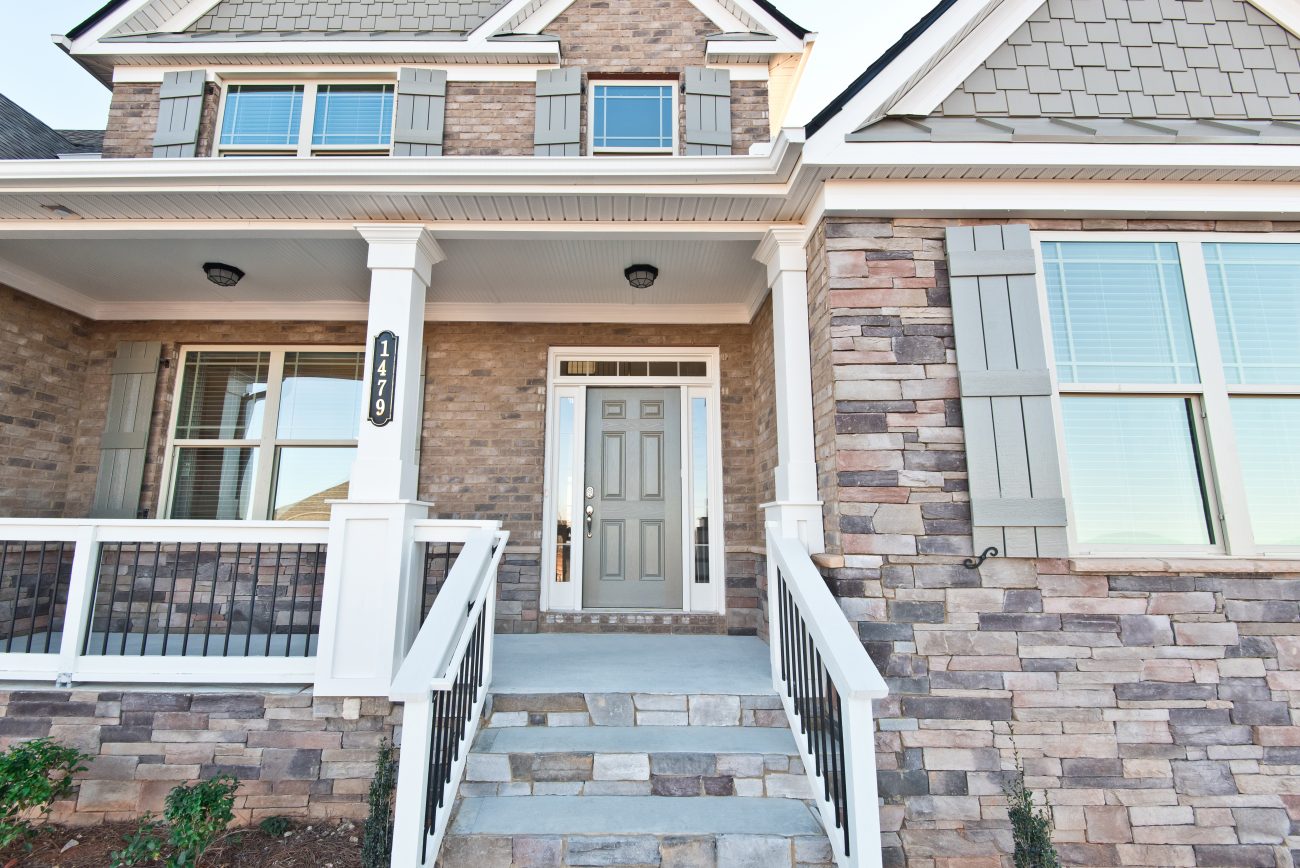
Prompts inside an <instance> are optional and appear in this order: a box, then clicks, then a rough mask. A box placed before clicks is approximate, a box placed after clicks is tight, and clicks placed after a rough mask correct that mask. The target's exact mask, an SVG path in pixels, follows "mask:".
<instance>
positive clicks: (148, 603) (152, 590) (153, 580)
mask: <svg viewBox="0 0 1300 868" xmlns="http://www.w3.org/2000/svg"><path fill="white" fill-rule="evenodd" d="M137 545H143V543H137ZM161 555H162V543H160V542H157V543H154V544H153V569H152V570H150V571H149V596H148V598H147V599H146V600H145V602H144V636H143V637H142V638H141V639H140V656H141V657H143V656H144V652H145V651H146V650H147V647H148V645H149V622H150V621H152V620H153V598H154V596H156V595H157V593H158V559H159V557H160V556H161ZM163 653H164V654H166V653H167V646H166V644H165V643H164V645H163Z"/></svg>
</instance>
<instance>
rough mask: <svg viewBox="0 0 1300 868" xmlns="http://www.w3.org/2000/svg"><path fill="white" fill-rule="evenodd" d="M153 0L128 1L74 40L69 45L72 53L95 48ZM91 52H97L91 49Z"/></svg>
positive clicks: (69, 50)
mask: <svg viewBox="0 0 1300 868" xmlns="http://www.w3.org/2000/svg"><path fill="white" fill-rule="evenodd" d="M151 2H152V0H135V2H131V3H126V4H124V5H123V6H122V7H121V8H120V9H116V10H114V11H113V12H111V13H109V14H108V15H106V16H105V17H104V20H103V21H100V22H98V23H97V24H95V26H94V27H91V28H90V29H89V30H87V31H86V32H85V33H83V34H81V35H80V36H78V37H77V38H76V39H74V40H72V41H71V43H70V44H69V45H68V46H67V48H68V52H69V53H70V54H79V53H82V52H83V51H85V50H87V49H91V48H94V47H95V46H96V45H97V44H98V42H99V40H101V39H103V38H104V37H105V36H107V35H108V34H110V33H112V32H113V31H114V30H116V29H117V28H119V27H121V26H122V25H123V24H124V23H126V22H127V21H128V20H129V19H130V18H131V16H133V15H135V13H137V12H139V11H140V10H141V9H143V8H144V7H146V6H148V5H149V4H150V3H151ZM90 53H92V54H93V53H95V52H93V51H91V52H90Z"/></svg>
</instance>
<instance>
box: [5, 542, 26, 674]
mask: <svg viewBox="0 0 1300 868" xmlns="http://www.w3.org/2000/svg"><path fill="white" fill-rule="evenodd" d="M8 566H9V541H8V540H0V587H4V578H5V569H6V568H7V567H8ZM20 588H22V570H19V571H18V576H16V577H15V578H14V599H15V600H17V599H18V591H19V589H20ZM17 619H18V607H17V606H14V607H13V608H12V609H10V610H9V629H8V630H6V631H5V653H8V652H9V647H10V644H11V643H12V642H13V640H14V627H15V622H16V621H17Z"/></svg>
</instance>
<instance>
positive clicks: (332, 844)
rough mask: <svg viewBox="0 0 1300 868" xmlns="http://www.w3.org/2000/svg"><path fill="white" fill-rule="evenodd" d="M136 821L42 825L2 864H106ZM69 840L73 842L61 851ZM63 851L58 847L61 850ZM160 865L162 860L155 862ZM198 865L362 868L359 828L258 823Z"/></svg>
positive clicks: (2, 857)
mask: <svg viewBox="0 0 1300 868" xmlns="http://www.w3.org/2000/svg"><path fill="white" fill-rule="evenodd" d="M135 829H136V825H135V824H134V823H109V824H106V825H103V826H90V827H86V828H77V829H69V828H64V827H60V826H45V827H43V828H42V829H41V834H40V836H39V837H38V838H37V839H36V841H35V846H34V848H33V849H32V851H31V852H30V853H27V852H24V851H23V849H22V848H21V847H10V848H8V849H6V850H3V851H0V868H107V866H108V865H109V864H110V860H109V858H108V854H109V853H111V852H113V851H114V850H119V849H121V848H122V843H123V842H122V836H123V835H126V834H129V833H131V832H134V831H135ZM69 841H76V842H77V845H76V846H75V847H70V848H68V849H67V850H64V849H63V848H64V846H65V845H67V843H68V842H69ZM60 851H62V852H60ZM158 864H161V863H158ZM199 864H200V866H201V868H308V866H310V868H360V866H361V827H360V826H359V825H358V824H356V823H352V822H349V821H346V820H345V821H342V822H338V823H335V822H331V821H323V822H313V823H310V824H307V823H303V824H302V825H294V826H292V827H291V828H290V830H289V831H288V832H287V833H285V834H284V835H283V836H281V837H279V838H273V837H271V836H270V835H268V834H266V833H265V832H263V831H261V830H259V829H258V828H257V827H256V826H252V827H249V828H245V829H236V830H234V831H233V832H230V833H228V834H227V835H226V837H224V838H222V839H221V840H220V841H218V842H217V843H215V844H213V845H212V847H211V849H209V850H208V851H207V852H206V853H204V854H203V860H202V862H200V863H199Z"/></svg>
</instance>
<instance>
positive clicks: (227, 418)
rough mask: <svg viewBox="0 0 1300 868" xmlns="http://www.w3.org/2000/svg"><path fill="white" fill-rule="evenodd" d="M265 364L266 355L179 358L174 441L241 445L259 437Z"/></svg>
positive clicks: (255, 353)
mask: <svg viewBox="0 0 1300 868" xmlns="http://www.w3.org/2000/svg"><path fill="white" fill-rule="evenodd" d="M269 365H270V354H269V353H259V352H233V353H224V352H216V353H212V352H201V353H189V354H188V355H187V356H186V357H185V371H184V377H183V384H182V387H181V395H180V401H179V407H178V415H177V419H176V439H178V440H246V439H250V438H256V437H259V436H261V433H262V413H263V410H264V408H265V404H266V383H267V369H268V367H269Z"/></svg>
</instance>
